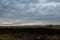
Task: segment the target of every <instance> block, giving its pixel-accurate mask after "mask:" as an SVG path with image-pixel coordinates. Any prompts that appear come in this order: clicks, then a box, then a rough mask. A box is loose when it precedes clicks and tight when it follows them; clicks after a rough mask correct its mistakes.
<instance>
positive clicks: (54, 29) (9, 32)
mask: <svg viewBox="0 0 60 40" xmlns="http://www.w3.org/2000/svg"><path fill="white" fill-rule="evenodd" d="M0 40H60V25H47V26H41V25H40V26H39V25H38V26H37V25H33V26H32V25H30V26H29V25H26V26H0Z"/></svg>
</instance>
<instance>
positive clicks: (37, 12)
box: [0, 0, 60, 24]
mask: <svg viewBox="0 0 60 40" xmlns="http://www.w3.org/2000/svg"><path fill="white" fill-rule="evenodd" d="M29 21H30V22H29ZM35 22H36V23H37V22H41V23H42V24H43V22H46V23H48V24H49V23H50V24H54V23H56V24H60V3H59V0H57V1H56V0H44V1H43V0H0V24H23V23H35Z"/></svg>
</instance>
